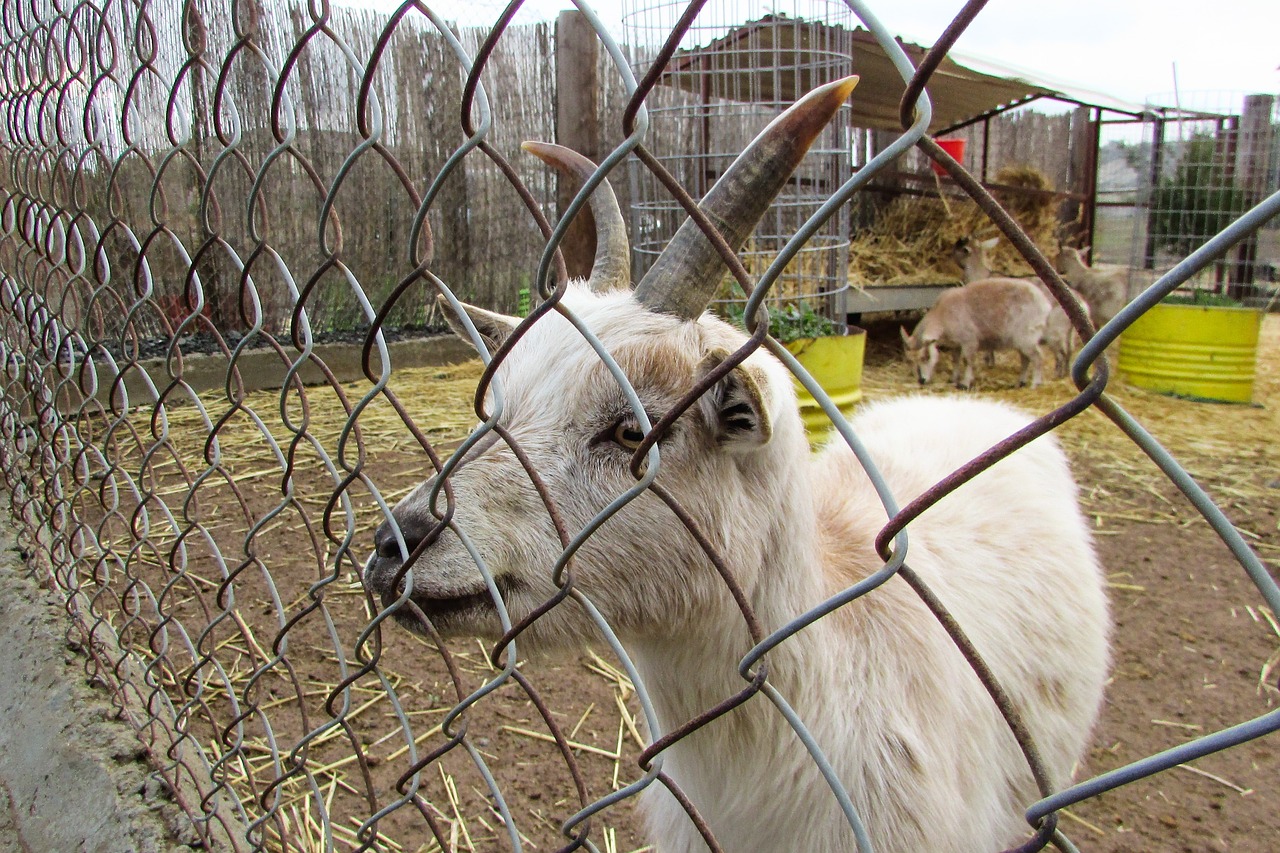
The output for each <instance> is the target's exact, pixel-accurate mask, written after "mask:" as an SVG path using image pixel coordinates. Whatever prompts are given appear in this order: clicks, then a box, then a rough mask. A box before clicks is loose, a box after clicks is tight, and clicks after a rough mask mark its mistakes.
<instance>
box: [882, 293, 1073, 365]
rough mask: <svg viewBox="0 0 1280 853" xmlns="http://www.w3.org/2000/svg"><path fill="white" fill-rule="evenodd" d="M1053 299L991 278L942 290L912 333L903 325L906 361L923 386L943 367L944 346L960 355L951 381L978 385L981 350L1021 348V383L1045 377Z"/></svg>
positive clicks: (957, 356)
mask: <svg viewBox="0 0 1280 853" xmlns="http://www.w3.org/2000/svg"><path fill="white" fill-rule="evenodd" d="M1049 307H1050V306H1049V299H1048V298H1047V297H1046V296H1045V295H1044V294H1043V293H1041V292H1040V290H1039V289H1038V288H1037V287H1036V286H1035V285H1033V284H1031V282H1029V281H1024V280H1022V279H1017V278H989V279H986V280H984V281H975V282H974V283H973V284H966V285H964V286H963V287H953V288H949V289H947V290H944V291H942V293H941V294H939V296H938V301H937V302H935V303H934V304H933V307H932V308H930V309H929V310H928V311H927V312H926V313H925V315H924V317H923V318H921V320H920V322H919V323H917V324H916V328H915V331H914V332H912V333H911V334H910V335H908V334H907V330H906V329H900V330H899V331H901V333H902V343H903V347H904V352H905V354H906V356H907V361H908V362H910V363H911V366H912V367H913V368H915V371H916V378H917V379H919V380H920V384H921V385H924V384H927V383H928V382H929V381H930V380H931V379H932V378H933V373H934V370H935V369H936V368H937V366H938V361H939V358H940V352H939V351H940V350H944V349H946V350H952V351H954V353H955V356H954V364H953V369H952V374H951V381H952V382H953V383H954V384H955V385H956V387H958V388H968V387H969V386H970V385H972V384H973V378H974V368H975V367H976V366H977V363H978V353H980V352H995V351H997V350H1003V349H1012V350H1016V351H1017V352H1018V354H1019V355H1020V356H1021V357H1022V373H1021V375H1020V376H1019V377H1018V384H1019V385H1026V384H1027V382H1028V381H1030V383H1031V387H1033V388H1034V387H1036V386H1038V385H1039V384H1040V381H1041V378H1042V376H1041V358H1040V341H1041V339H1043V338H1044V329H1045V325H1046V323H1047V321H1048V318H1049Z"/></svg>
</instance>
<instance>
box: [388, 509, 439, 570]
mask: <svg viewBox="0 0 1280 853" xmlns="http://www.w3.org/2000/svg"><path fill="white" fill-rule="evenodd" d="M396 523H397V524H398V525H399V526H400V535H401V536H403V537H404V546H405V548H407V549H408V552H409V553H413V551H414V549H415V548H417V547H418V546H419V545H421V544H422V540H423V539H426V538H427V533H428V532H430V530H431V527H432V525H430V524H427V523H425V522H421V521H418V520H416V519H413V518H397V519H396ZM373 545H374V550H375V552H376V553H377V555H378V556H379V557H381V558H382V559H384V560H395V561H396V562H399V561H400V557H401V555H400V544H399V543H398V542H397V541H396V531H395V528H394V527H393V526H392V523H391V522H390V521H384V522H382V524H380V525H378V529H377V531H375V532H374V534H373Z"/></svg>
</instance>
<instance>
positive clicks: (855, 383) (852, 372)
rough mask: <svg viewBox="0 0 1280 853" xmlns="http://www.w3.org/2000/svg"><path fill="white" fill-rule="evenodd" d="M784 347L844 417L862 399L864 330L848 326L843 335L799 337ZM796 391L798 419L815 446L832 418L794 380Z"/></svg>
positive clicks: (865, 344)
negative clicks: (798, 405) (801, 421)
mask: <svg viewBox="0 0 1280 853" xmlns="http://www.w3.org/2000/svg"><path fill="white" fill-rule="evenodd" d="M785 346H786V348H787V349H788V350H789V351H790V352H791V354H792V355H794V356H795V357H796V360H797V361H799V362H800V363H801V364H802V365H804V368H805V370H807V371H809V373H810V375H812V376H813V378H814V379H815V380H817V382H818V384H819V385H820V386H822V390H823V391H826V392H827V396H829V397H830V398H831V401H832V402H833V403H835V404H836V407H837V408H839V409H840V411H841V412H842V413H843V414H844V416H845V417H846V418H847V417H849V416H850V415H851V414H852V413H853V407H854V406H855V405H856V404H857V402H858V401H859V400H861V399H862V358H863V355H864V354H865V353H866V348H867V330H866V329H859V328H858V327H856V326H850V327H849V333H848V334H847V335H844V336H840V337H836V336H830V337H822V338H800V339H799V340H794V341H789V342H788V343H786V344H785ZM796 394H797V395H798V396H799V398H800V399H799V403H800V418H801V420H803V421H804V428H805V431H806V432H807V433H808V435H809V443H810V444H811V445H813V446H814V447H816V446H817V445H819V444H820V443H822V442H823V441H825V440H826V437H827V433H828V432H829V431H830V429H831V421H830V419H828V418H827V414H826V412H824V411H822V409H821V408H820V407H819V406H818V404H817V402H815V401H814V399H813V395H812V394H810V393H809V392H808V391H806V390H805V389H804V388H803V387H801V385H800V383H799V382H796Z"/></svg>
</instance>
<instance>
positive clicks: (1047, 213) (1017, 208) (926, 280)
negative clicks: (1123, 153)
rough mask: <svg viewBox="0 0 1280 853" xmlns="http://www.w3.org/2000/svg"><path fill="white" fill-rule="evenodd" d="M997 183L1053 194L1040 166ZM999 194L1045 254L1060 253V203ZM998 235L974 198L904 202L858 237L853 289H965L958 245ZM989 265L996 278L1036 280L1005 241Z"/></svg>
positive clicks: (1007, 170)
mask: <svg viewBox="0 0 1280 853" xmlns="http://www.w3.org/2000/svg"><path fill="white" fill-rule="evenodd" d="M995 183H996V184H998V185H1002V186H1004V187H1014V188H1018V189H1030V190H1042V191H1051V190H1052V189H1053V188H1052V186H1050V184H1049V179H1048V178H1047V177H1045V175H1044V173H1043V172H1041V171H1040V170H1039V169H1036V168H1035V167H1034V166H1006V167H1004V168H1003V169H1001V170H1000V171H999V172H997V173H996V176H995ZM995 195H996V198H997V200H998V201H1000V204H1001V206H1003V207H1004V208H1005V210H1007V211H1009V214H1010V215H1011V216H1012V217H1013V218H1014V220H1015V221H1016V222H1017V223H1018V224H1019V226H1020V227H1021V228H1022V229H1023V230H1024V231H1026V232H1027V235H1028V236H1029V237H1031V239H1032V241H1033V242H1035V244H1036V245H1037V246H1039V247H1040V250H1041V251H1043V252H1046V253H1049V252H1051V251H1053V250H1056V248H1057V237H1058V216H1057V209H1058V199H1057V198H1056V197H1054V196H1052V195H1048V194H1045V193H1038V192H1037V193H1020V192H1018V191H1017V189H1014V190H1008V189H1002V190H999V191H997V192H996V193H995ZM998 233H999V231H997V229H996V227H995V225H994V224H993V223H992V222H991V220H990V219H989V218H988V217H987V215H986V214H985V213H983V212H982V210H981V209H980V208H979V207H978V205H977V204H975V203H974V202H973V201H971V200H970V199H968V198H962V199H959V200H956V199H949V198H947V197H945V196H942V197H937V198H920V197H913V196H899V197H898V198H895V199H894V200H893V201H892V202H890V203H889V204H888V205H887V206H886V207H885V208H884V210H883V211H881V213H880V215H879V216H878V217H877V218H876V221H875V224H874V225H873V226H872V227H871V228H870V229H868V230H866V231H864V232H863V233H861V234H858V235H855V237H854V238H853V240H852V242H851V244H850V246H849V283H850V284H851V285H852V286H854V287H874V286H875V285H877V284H949V283H955V284H959V283H960V282H961V271H960V268H959V267H958V266H956V264H955V262H954V261H952V260H951V250H952V247H954V246H955V243H956V241H957V240H959V239H960V238H962V237H971V238H975V239H980V240H982V239H986V238H988V237H994V236H996V235H997V234H998ZM989 259H990V261H991V265H992V271H993V272H995V273H997V274H998V275H1012V276H1029V275H1031V274H1032V272H1031V267H1030V266H1029V265H1028V264H1027V263H1026V261H1024V260H1023V259H1022V257H1021V256H1020V255H1019V254H1018V253H1017V252H1016V251H1014V249H1013V247H1012V246H1011V245H1009V243H1008V241H1006V240H1001V241H1000V243H999V244H998V245H997V246H996V248H995V249H994V250H993V251H991V252H990V253H989Z"/></svg>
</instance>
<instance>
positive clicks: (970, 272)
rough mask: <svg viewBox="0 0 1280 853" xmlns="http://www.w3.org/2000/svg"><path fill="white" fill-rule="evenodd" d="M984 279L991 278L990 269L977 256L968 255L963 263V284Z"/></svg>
mask: <svg viewBox="0 0 1280 853" xmlns="http://www.w3.org/2000/svg"><path fill="white" fill-rule="evenodd" d="M984 278H991V268H990V267H989V266H987V264H986V262H985V261H984V260H983V259H982V257H981V256H979V255H970V256H969V257H967V258H965V261H964V280H965V283H966V284H968V283H969V282H973V281H981V280H982V279H984Z"/></svg>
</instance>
